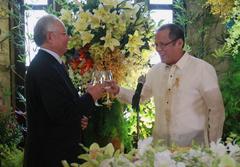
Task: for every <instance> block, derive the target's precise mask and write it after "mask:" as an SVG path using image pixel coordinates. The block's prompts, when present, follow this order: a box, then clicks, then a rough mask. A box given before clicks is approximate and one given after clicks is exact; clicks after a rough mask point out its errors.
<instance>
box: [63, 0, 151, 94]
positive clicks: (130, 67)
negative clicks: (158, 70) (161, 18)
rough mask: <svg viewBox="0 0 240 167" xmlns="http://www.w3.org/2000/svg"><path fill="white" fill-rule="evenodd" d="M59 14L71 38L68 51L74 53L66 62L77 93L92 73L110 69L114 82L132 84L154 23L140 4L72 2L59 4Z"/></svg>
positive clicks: (100, 0)
mask: <svg viewBox="0 0 240 167" xmlns="http://www.w3.org/2000/svg"><path fill="white" fill-rule="evenodd" d="M60 13H61V15H60V19H61V20H62V21H63V22H64V23H65V24H66V25H67V27H68V31H69V34H70V35H71V38H70V41H69V43H68V49H69V50H71V49H74V50H76V51H75V54H74V56H71V57H70V58H69V57H68V59H67V62H68V64H69V65H70V68H69V74H70V76H71V78H72V79H73V81H74V83H75V84H76V85H77V86H78V87H79V86H81V90H83V91H84V89H85V87H84V86H86V85H87V82H89V80H90V79H91V74H92V72H93V71H94V70H111V71H112V73H113V78H114V80H116V81H117V82H118V83H122V84H124V83H131V81H134V82H135V81H136V77H137V76H139V75H140V74H139V73H141V71H143V66H144V65H146V64H147V61H148V56H149V55H150V54H149V52H150V51H151V50H152V49H151V44H152V42H153V36H154V32H153V28H154V22H153V20H151V19H150V17H149V13H148V12H147V10H146V9H145V6H144V3H136V4H133V3H132V2H131V1H130V0H92V1H87V2H86V3H84V2H78V1H77V0H76V1H72V2H70V3H65V4H63V5H62V10H61V11H60ZM133 72H134V74H133ZM133 75H136V76H135V77H133ZM129 79H132V80H131V81H130V80H129ZM126 80H127V82H126Z"/></svg>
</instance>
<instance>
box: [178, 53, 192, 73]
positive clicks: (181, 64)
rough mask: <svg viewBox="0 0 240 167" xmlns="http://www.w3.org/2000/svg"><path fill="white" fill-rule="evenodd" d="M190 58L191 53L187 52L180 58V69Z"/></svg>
mask: <svg viewBox="0 0 240 167" xmlns="http://www.w3.org/2000/svg"><path fill="white" fill-rule="evenodd" d="M189 58H190V56H189V54H188V53H187V52H185V53H184V55H183V56H182V57H181V59H179V60H178V62H177V63H176V66H177V67H178V68H180V69H183V68H184V66H185V65H186V64H187V61H188V59H189Z"/></svg>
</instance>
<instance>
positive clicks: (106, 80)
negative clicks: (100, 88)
mask: <svg viewBox="0 0 240 167" xmlns="http://www.w3.org/2000/svg"><path fill="white" fill-rule="evenodd" d="M112 79H113V75H112V72H111V70H106V71H103V81H104V85H105V89H106V90H107V89H110V88H111V87H110V82H109V81H111V80H112ZM111 103H112V102H111V100H110V95H109V93H108V92H107V100H106V101H105V102H104V104H106V105H109V104H111Z"/></svg>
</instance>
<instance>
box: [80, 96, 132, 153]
mask: <svg viewBox="0 0 240 167" xmlns="http://www.w3.org/2000/svg"><path fill="white" fill-rule="evenodd" d="M127 125H128V124H127V121H126V120H125V118H124V117H123V105H122V104H121V103H120V102H119V101H118V100H117V99H114V100H113V103H112V104H111V107H109V106H100V107H97V109H96V110H95V111H94V112H93V114H92V116H91V118H90V120H89V123H88V127H87V128H86V129H85V131H84V134H83V144H84V145H85V146H87V147H89V146H90V145H91V144H92V143H94V142H96V143H98V144H99V145H100V146H101V147H103V146H105V145H107V144H108V143H110V142H111V143H112V144H113V145H114V147H115V149H120V148H121V147H122V146H123V145H124V146H125V147H130V146H129V143H131V141H130V140H131V139H130V137H129V136H128V133H127V132H128V126H127Z"/></svg>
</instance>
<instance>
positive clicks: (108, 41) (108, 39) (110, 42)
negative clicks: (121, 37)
mask: <svg viewBox="0 0 240 167" xmlns="http://www.w3.org/2000/svg"><path fill="white" fill-rule="evenodd" d="M101 40H104V41H105V43H104V48H110V49H111V50H112V51H113V50H114V48H115V47H116V46H119V45H120V43H119V41H118V40H116V39H115V38H112V32H111V31H107V33H106V36H105V37H102V38H101Z"/></svg>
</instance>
